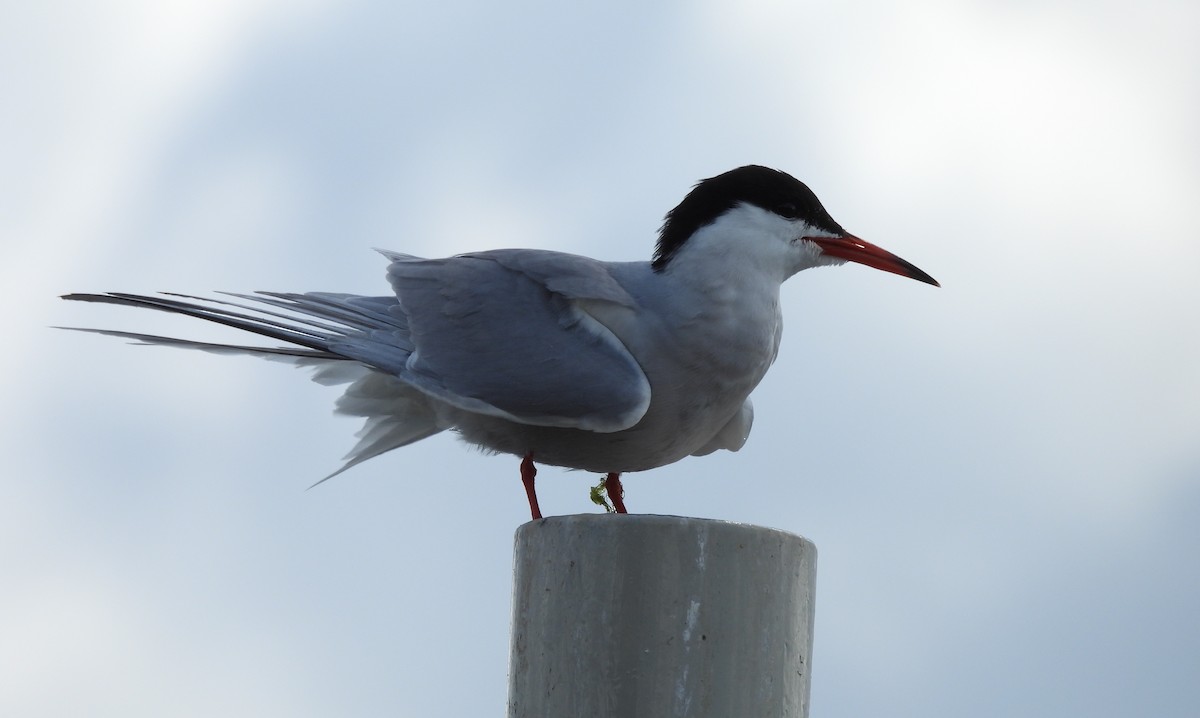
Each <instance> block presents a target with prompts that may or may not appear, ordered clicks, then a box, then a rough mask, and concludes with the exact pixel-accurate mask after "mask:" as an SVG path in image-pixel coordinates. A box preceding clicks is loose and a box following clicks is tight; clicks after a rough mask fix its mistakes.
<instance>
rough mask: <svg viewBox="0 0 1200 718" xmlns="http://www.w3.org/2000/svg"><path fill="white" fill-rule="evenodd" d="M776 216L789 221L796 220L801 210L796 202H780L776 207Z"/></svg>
mask: <svg viewBox="0 0 1200 718" xmlns="http://www.w3.org/2000/svg"><path fill="white" fill-rule="evenodd" d="M775 214H777V215H779V216H780V217H786V218H787V219H796V218H797V217H799V216H800V208H799V207H797V206H796V203H795V202H780V203H779V204H776V205H775Z"/></svg>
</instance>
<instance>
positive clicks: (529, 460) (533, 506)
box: [521, 451, 542, 519]
mask: <svg viewBox="0 0 1200 718" xmlns="http://www.w3.org/2000/svg"><path fill="white" fill-rule="evenodd" d="M535 476H537V467H536V466H534V465H533V452H532V451H531V452H529V453H528V454H526V455H525V458H524V459H521V483H522V484H525V496H527V497H528V498H529V511H530V513H532V514H533V518H535V519H540V518H541V517H542V510H541V509H540V508H538V502H537V491H535V490H534V488H533V478H534V477H535Z"/></svg>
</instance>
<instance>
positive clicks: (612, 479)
mask: <svg viewBox="0 0 1200 718" xmlns="http://www.w3.org/2000/svg"><path fill="white" fill-rule="evenodd" d="M604 490H605V491H607V492H608V500H609V501H611V502H612V505H613V508H614V509H616V510H617V513H619V514H627V513H629V512H628V511H626V510H625V487H623V486H621V475H620V474H609V475H608V476H606V477H605V478H604Z"/></svg>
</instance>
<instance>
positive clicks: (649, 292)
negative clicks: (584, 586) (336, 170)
mask: <svg viewBox="0 0 1200 718" xmlns="http://www.w3.org/2000/svg"><path fill="white" fill-rule="evenodd" d="M377 251H379V252H380V253H381V254H382V255H383V256H384V257H385V258H386V259H387V260H388V267H387V280H388V282H389V284H390V286H391V290H392V291H391V292H390V293H389V294H386V295H384V296H361V295H354V294H344V293H330V292H304V293H285V292H265V291H257V292H253V293H249V294H245V293H228V292H221V293H218V294H219V295H220V297H221V298H205V297H197V296H190V295H184V294H175V293H170V292H163V293H159V294H156V295H138V294H127V293H120V292H108V293H99V294H96V293H72V294H65V295H63V296H62V298H63V299H67V300H72V301H83V302H100V303H107V304H117V305H125V306H131V307H139V308H145V309H154V310H160V311H165V312H170V313H174V314H181V315H187V316H190V317H195V318H199V319H204V320H207V321H210V322H215V323H217V324H223V325H226V326H229V327H233V328H235V329H239V330H244V331H246V332H250V333H253V334H257V335H261V336H262V337H266V338H269V339H272V340H275V341H276V342H280V343H281V344H280V345H278V346H257V345H250V344H219V343H210V342H202V341H191V340H187V339H177V338H172V337H166V336H159V335H151V334H142V333H136V332H130V331H119V330H111V329H92V328H79V327H63V328H66V329H76V330H79V331H86V332H93V333H96V334H103V335H109V336H115V337H120V338H125V339H128V340H133V341H134V342H135V343H139V344H151V345H164V346H173V347H182V348H187V349H197V350H203V351H207V352H215V353H218V354H248V355H254V356H259V357H265V358H268V359H274V360H278V361H284V362H287V363H291V364H293V365H296V366H301V367H308V368H311V369H313V370H315V373H314V374H313V380H314V381H316V382H318V383H321V384H325V385H346V388H345V391H344V393H343V394H342V395H341V397H340V398H339V399H338V400H337V401H336V404H335V410H336V411H337V412H338V413H341V414H348V415H351V416H358V417H361V418H363V419H365V421H364V424H363V427H362V429H361V430H360V431H359V432H358V435H357V438H358V442H357V444H356V445H355V446H354V448H353V450H352V451H350V453H349V454H347V455H346V457H345V464H344V465H343V466H342V467H341V468H340V469H338V470H337V471H335V472H333V473H332V474H330V475H329V476H326V477H325V478H324V479H322V480H321V481H318V482H317V483H318V484H319V483H321V482H322V481H325V480H328V479H329V478H332V477H333V476H336V475H338V474H340V473H341V472H343V471H345V470H346V469H349V468H350V467H352V466H355V465H357V464H359V463H361V462H363V461H366V460H367V459H370V458H374V457H376V456H379V455H380V454H383V453H385V452H387V451H391V450H392V449H397V448H400V447H403V446H407V445H409V444H412V443H414V442H416V441H420V440H422V439H425V438H427V437H430V436H433V435H434V434H438V433H440V432H442V431H446V430H451V431H454V432H456V433H457V434H458V435H459V437H461V439H463V440H464V441H465V442H467V443H468V444H472V445H475V446H477V447H480V448H482V449H484V450H486V451H488V452H491V453H498V454H511V455H513V456H516V457H520V459H521V462H520V475H521V481H522V484H523V486H524V489H525V493H526V498H527V499H528V501H529V508H530V513H531V516H532V518H533V519H535V520H536V519H540V518H542V513H541V509H540V507H539V504H538V500H537V493H536V488H535V477H536V474H537V464H543V465H546V464H548V465H554V466H560V467H566V468H569V469H577V470H583V471H587V472H592V473H596V474H600V475H602V476H603V478H602V479H601V482H600V484H599V485H598V486H597V487H596V489H594V490H593V493H594V495H595V494H596V493H597V492H599V491H601V490H603V491H604V492H606V493H607V495H608V498H609V500H610V501H611V502H612V506H613V507H615V512H616V513H622V514H623V513H627V509H626V507H625V503H624V487H623V485H622V483H621V476H622V475H623V474H626V473H630V472H639V471H647V470H650V469H655V468H658V467H661V466H665V465H667V464H671V463H674V462H676V461H679V460H680V459H683V458H685V457H688V456H704V455H707V454H710V453H712V452H714V451H717V450H720V449H724V450H729V451H738V450H739V449H741V448H742V446H743V445H744V444H745V442H746V440H747V437H748V436H749V433H750V428H751V425H752V423H753V420H754V408H753V404H752V402H751V400H750V394H751V392H752V391H753V390H754V388H755V387H756V386H757V385H758V383H759V382H760V381H761V380H762V378H763V377H764V376H765V375H766V373H767V370H768V369H769V368H770V366H771V365H772V364H773V363H774V362H775V360H776V357H777V355H778V352H779V344H780V337H781V333H782V326H783V325H782V312H781V307H780V288H781V286H782V285H783V283H784V282H785V281H786V280H787V279H789V278H790V277H792V276H793V275H795V274H797V273H798V272H800V271H802V270H805V269H811V268H815V267H823V266H835V265H840V264H844V263H846V262H854V263H858V264H861V265H865V266H867V267H871V268H874V269H879V270H883V271H885V272H891V273H894V274H898V275H900V276H904V277H908V278H911V279H915V280H917V281H919V282H924V283H926V284H930V285H933V286H935V287H936V286H940V285H939V284H938V282H937V281H936V280H934V279H933V277H931V276H929V275H928V274H926V273H925V272H924V271H922V270H921V269H918V268H917V267H916V266H915V265H913V264H911V263H910V262H908V261H906V260H904V259H901V258H900V257H898V256H896V255H894V254H892V253H891V252H888V251H886V250H884V249H881V248H880V247H877V246H875V245H873V244H870V243H868V242H866V241H865V240H863V239H860V238H859V237H857V236H855V235H853V234H851V233H849V232H847V231H846V230H845V229H843V228H842V226H841V225H840V224H838V223H837V222H836V221H834V219H833V217H832V216H830V214H829V212H827V211H826V209H825V208H824V206H823V205H822V204H821V202H820V200H818V199H817V197H816V195H815V194H814V193H813V192H812V190H810V189H809V188H808V186H807V185H805V184H804V183H803V182H801V181H799V180H797V179H796V178H794V177H793V176H791V175H790V174H787V173H786V172H783V171H780V170H776V169H771V168H768V167H763V166H760V165H747V166H743V167H738V168H736V169H733V170H729V171H727V172H724V173H722V174H718V175H716V176H713V177H709V178H707V179H703V180H701V181H699V182H698V183H696V184H695V185H694V186H693V187H692V188H691V190H690V191H689V192H688V193H687V194H686V195H685V197H684V198H683V200H682V201H681V202H680V203H679V204H678V205H677V206H676V207H674V208H673V209H671V210H670V211H669V212H667V214H666V216H665V218H664V220H663V223H662V225H661V227H660V229H659V231H658V238H657V243H656V246H655V249H654V253H653V255H652V258H651V259H650V261H635V262H608V261H601V260H597V259H591V258H589V257H584V256H579V255H574V254H568V253H564V252H557V251H550V250H539V249H493V250H487V251H479V252H471V253H467V254H459V255H455V256H452V257H447V258H441V259H424V258H420V257H416V256H413V255H409V254H403V253H400V252H393V251H388V250H377ZM535 462H536V463H535ZM315 485H316V484H314V486H315ZM605 505H606V507H607V503H606V504H605Z"/></svg>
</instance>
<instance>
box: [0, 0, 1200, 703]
mask: <svg viewBox="0 0 1200 718" xmlns="http://www.w3.org/2000/svg"><path fill="white" fill-rule="evenodd" d="M9 5H10V6H9V7H6V8H5V9H3V10H0V93H2V96H3V97H5V98H6V100H5V107H6V110H5V111H4V112H2V113H0V138H3V139H2V140H0V237H2V238H3V245H2V250H0V260H2V261H0V288H2V289H0V291H2V292H3V296H4V298H5V300H6V301H5V306H7V307H8V308H9V312H10V315H11V317H12V318H11V319H10V321H9V322H8V339H7V342H6V345H7V347H8V351H7V352H5V353H4V354H3V357H2V358H0V375H2V376H3V379H2V380H0V405H2V406H3V407H4V410H3V412H2V413H0V421H2V422H3V424H2V425H0V451H2V452H3V455H4V456H5V457H7V458H8V459H9V462H8V467H9V469H8V471H6V472H5V475H4V478H3V479H2V480H0V581H2V582H3V585H4V586H5V588H4V590H2V591H0V636H3V637H4V638H3V640H2V641H0V675H2V676H4V679H3V681H2V682H0V714H3V715H21V716H60V715H89V716H105V715H113V716H123V717H124V716H162V715H170V716H191V715H195V716H211V715H221V714H224V715H254V716H328V715H363V716H369V715H399V716H465V715H502V714H503V711H504V708H505V700H506V691H507V660H508V650H509V642H508V641H509V637H508V628H509V610H510V590H511V583H510V582H511V560H512V535H513V531H514V530H515V529H516V527H517V526H519V525H520V524H521V523H522V522H524V521H526V520H527V519H528V509H527V506H526V504H525V498H524V493H523V491H522V490H521V486H520V482H519V477H518V470H517V469H518V460H517V459H515V458H513V457H508V456H485V455H482V454H481V453H479V452H478V451H475V450H473V449H470V448H468V447H466V446H465V445H464V444H462V443H460V442H458V441H457V440H456V439H454V437H453V436H452V435H450V434H444V435H440V436H437V437H434V438H432V439H429V440H426V441H424V442H421V443H420V444H418V445H415V446H412V447H408V448H405V449H402V450H399V451H396V452H392V453H390V454H388V455H385V456H384V457H381V458H378V459H375V460H372V461H370V462H368V463H366V464H364V465H362V466H360V467H357V468H355V469H353V470H351V471H349V472H347V473H346V474H344V475H342V476H340V477H338V478H337V479H335V480H333V481H330V482H328V483H326V484H323V485H322V486H321V487H319V488H317V489H314V490H312V491H306V490H305V489H306V487H308V486H309V485H310V484H311V483H313V482H314V481H316V480H317V479H319V478H321V477H323V476H325V475H326V474H328V473H329V472H330V471H332V470H333V469H334V468H337V467H338V466H339V465H340V463H339V459H340V457H341V455H342V454H344V453H345V452H346V451H348V450H349V449H350V447H351V446H352V445H353V439H352V435H353V432H354V431H355V430H356V429H357V425H356V424H355V423H354V422H353V421H351V420H349V419H344V418H335V417H333V416H332V413H331V409H332V402H333V400H334V399H335V398H336V395H337V392H336V390H332V389H327V388H322V387H319V386H316V385H314V384H312V383H310V382H309V381H307V379H306V377H305V375H304V374H302V373H301V372H298V371H296V370H293V369H289V368H287V367H285V366H281V365H277V364H274V363H271V362H261V361H255V360H252V359H239V358H227V357H216V356H209V355H205V354H195V355H193V354H190V353H187V352H182V351H175V350H170V349H153V348H141V347H132V346H128V345H126V344H124V343H123V342H121V341H118V340H113V339H110V338H104V337H93V336H84V335H80V334H75V333H66V332H56V331H53V330H51V329H49V328H48V327H49V326H50V325H80V326H98V327H109V328H118V329H126V330H131V331H142V332H150V333H155V332H157V333H168V334H174V335H179V336H185V337H189V338H216V339H226V340H228V339H233V338H235V337H236V335H232V334H230V333H227V332H222V331H221V330H220V329H215V328H210V327H206V326H200V325H199V323H197V322H194V321H190V320H187V319H185V318H172V317H167V316H159V315H157V314H156V313H146V312H134V311H130V310H122V309H120V308H111V307H100V306H90V305H74V304H66V303H64V302H61V301H59V300H58V299H57V298H56V297H57V295H59V294H63V293H66V292H70V291H128V292H152V291H159V290H169V291H179V292H185V293H202V292H207V291H210V290H231V291H250V290H257V289H264V290H279V291H310V290H322V291H338V292H356V293H361V294H383V293H386V292H387V291H388V286H387V284H386V282H385V280H384V276H383V272H384V269H385V267H386V262H385V260H384V259H383V258H382V257H380V256H378V255H377V254H375V253H374V252H372V251H371V248H372V247H385V248H388V249H393V250H397V251H403V252H409V253H413V254H418V255H426V256H441V255H447V254H453V253H458V252H463V251H469V250H478V249H491V248H499V247H521V246H525V247H542V248H552V249H558V250H563V251H569V252H577V253H581V254H587V255H590V256H594V257H598V258H602V259H612V260H634V259H647V258H649V255H650V252H651V251H652V248H653V242H654V237H655V231H656V230H657V228H658V226H659V224H660V222H661V218H662V215H663V214H664V213H665V212H666V211H667V210H668V209H670V208H671V207H672V206H673V205H674V204H675V203H677V202H678V201H679V200H680V199H681V198H682V197H683V195H684V194H685V193H686V191H687V190H688V188H689V187H690V186H691V185H692V184H693V183H694V182H695V181H697V180H698V179H700V178H703V177H708V176H711V175H714V174H717V173H720V172H723V171H725V170H728V169H731V168H733V167H736V166H739V165H743V164H749V163H757V164H765V165H769V166H773V167H777V168H779V169H782V170H785V171H787V172H789V173H791V174H793V175H795V176H796V177H798V178H800V179H801V180H803V181H805V182H806V183H807V184H809V186H810V187H812V188H813V190H814V191H815V192H816V193H817V195H818V196H819V197H820V198H821V199H822V200H823V202H824V204H825V206H826V207H827V208H828V209H829V211H830V212H831V214H832V215H833V216H834V218H835V219H837V220H838V221H839V222H840V223H841V224H842V225H844V226H845V227H846V228H847V229H848V230H850V231H852V232H854V233H855V234H858V235H860V236H862V237H863V238H865V239H867V240H869V241H871V242H873V243H876V244H879V245H881V246H883V247H886V248H887V249H889V250H891V251H893V252H896V253H897V254H899V255H900V256H902V257H904V258H905V259H908V260H910V261H912V262H914V263H915V264H917V265H918V266H920V267H921V268H922V269H924V270H926V271H928V272H929V273H930V274H932V275H933V276H935V277H937V278H938V279H939V280H940V281H941V282H942V285H943V287H942V288H941V289H933V288H931V287H928V286H925V285H921V284H918V283H916V282H912V281H909V280H905V279H902V278H900V277H896V276H894V275H887V274H883V273H881V272H875V271H871V270H868V269H865V268H863V267H857V266H848V267H842V268H838V269H822V270H813V271H810V272H804V273H801V274H800V275H798V276H796V277H795V278H793V279H792V280H791V281H790V282H789V283H788V284H787V285H786V286H785V288H784V297H783V299H784V316H785V331H784V342H783V347H782V350H781V352H780V356H779V359H778V361H777V362H776V365H775V366H774V368H773V369H772V371H771V373H770V374H768V376H767V378H766V380H765V381H764V382H763V384H762V385H761V386H760V387H759V390H758V391H757V392H756V393H755V395H754V400H755V409H756V417H755V426H754V431H753V433H752V434H751V436H750V440H749V442H748V443H747V445H746V446H745V448H744V449H743V450H742V451H740V452H738V453H729V452H721V453H719V454H714V455H711V456H708V457H703V458H692V459H687V460H684V461H682V462H679V463H677V464H674V465H671V466H668V467H664V468H661V469H658V470H655V471H652V472H647V473H644V474H634V475H629V476H627V477H626V481H625V486H626V491H627V498H626V500H627V504H628V506H629V508H630V510H631V511H635V512H646V513H662V514H676V515H685V516H701V517H709V518H718V519H727V520H732V521H740V522H748V523H754V524H760V525H764V526H771V527H776V528H781V529H785V530H788V531H792V532H795V533H798V534H802V535H804V536H806V537H808V538H810V539H811V540H812V541H814V542H815V543H816V544H817V546H818V548H819V550H820V563H819V569H818V584H817V621H816V631H815V633H816V644H815V654H814V659H813V685H812V715H813V716H814V718H815V717H817V716H821V717H822V718H829V717H839V716H846V717H851V716H853V717H860V716H869V715H889V716H921V717H922V718H928V717H930V716H962V715H970V716H973V717H974V718H989V717H991V716H1022V717H1023V718H1025V717H1036V716H1046V717H1047V718H1049V717H1051V716H1053V717H1055V718H1057V717H1060V716H1064V715H1088V716H1122V717H1124V716H1129V715H1153V716H1158V717H1161V716H1180V717H1184V716H1189V717H1190V716H1192V715H1194V712H1195V707H1196V705H1197V704H1200V684H1198V683H1197V681H1196V675H1197V673H1200V621H1198V620H1197V619H1196V606H1200V571H1198V570H1197V568H1196V566H1197V555H1198V552H1200V521H1197V516H1198V515H1200V332H1198V331H1197V330H1196V328H1197V326H1200V282H1198V281H1197V279H1196V270H1197V267H1200V219H1198V218H1197V213H1196V209H1195V208H1196V198H1197V197H1198V196H1200V142H1198V140H1197V136H1198V135H1197V133H1196V128H1197V127H1200V101H1198V96H1197V91H1196V88H1197V87H1200V43H1197V42H1196V28H1197V27H1200V8H1198V7H1197V6H1195V4H1194V3H1184V2H1166V1H1160V2H1141V3H1136V4H1135V3H1120V2H1106V3H1105V2H1101V3H1096V2H1074V3H1072V2H1058V3H1015V2H1008V3H1006V2H960V3H955V2H910V3H903V4H900V3H896V4H891V3H879V2H865V1H856V2H843V3H837V4H829V5H828V6H823V7H813V6H809V5H808V4H804V3H782V2H737V3H732V2H729V3H721V2H707V3H673V4H668V3H663V4H661V5H659V6H657V7H654V8H647V7H646V6H645V4H644V3H608V4H605V5H602V6H597V7H592V8H580V7H576V6H566V5H562V4H554V3H516V4H514V3H505V4H503V5H501V4H496V3H447V2H439V3H428V4H415V3H408V4H404V3H383V2H366V1H364V2H348V3H333V2H322V1H321V0H312V1H310V2H302V3H293V2H288V3H285V2H278V1H277V0H257V1H251V2H246V1H245V0H242V1H240V2H211V1H209V2H176V3H169V4H162V3H146V2H105V3H78V2H57V3H55V2H48V3H37V4H36V7H35V6H34V4H25V5H17V4H12V3H10V4H9ZM539 479H540V481H539V494H540V496H541V499H542V508H543V510H544V511H545V512H546V513H547V514H569V513H577V512H590V511H595V510H596V508H595V507H594V506H592V505H591V504H590V503H589V502H588V499H587V489H588V487H589V486H590V485H591V484H593V483H595V479H596V477H594V476H591V475H588V474H581V473H577V472H575V473H573V472H566V471H560V470H557V469H553V468H545V469H543V470H542V473H541V474H540V475H539Z"/></svg>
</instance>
